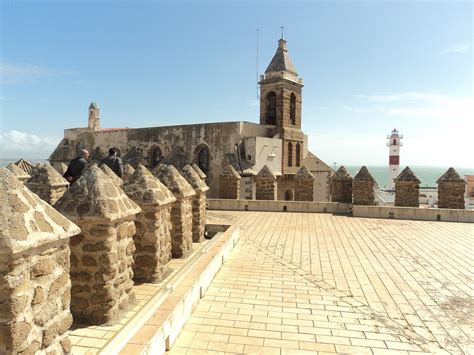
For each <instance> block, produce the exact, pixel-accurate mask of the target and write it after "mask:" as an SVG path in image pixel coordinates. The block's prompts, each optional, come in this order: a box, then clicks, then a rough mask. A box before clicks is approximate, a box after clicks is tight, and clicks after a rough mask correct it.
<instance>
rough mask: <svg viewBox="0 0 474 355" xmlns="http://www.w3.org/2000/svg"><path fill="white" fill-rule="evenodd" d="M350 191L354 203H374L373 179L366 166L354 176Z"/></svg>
mask: <svg viewBox="0 0 474 355" xmlns="http://www.w3.org/2000/svg"><path fill="white" fill-rule="evenodd" d="M352 191H353V193H354V205H375V179H374V178H373V177H372V175H371V174H370V172H369V170H368V169H367V167H366V166H363V167H362V168H360V170H359V172H358V173H357V174H356V176H354V180H353V187H352Z"/></svg>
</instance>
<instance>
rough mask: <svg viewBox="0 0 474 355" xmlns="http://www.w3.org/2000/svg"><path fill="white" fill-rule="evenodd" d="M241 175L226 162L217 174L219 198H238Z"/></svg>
mask: <svg viewBox="0 0 474 355" xmlns="http://www.w3.org/2000/svg"><path fill="white" fill-rule="evenodd" d="M240 180H241V176H240V174H239V173H238V172H237V170H235V169H234V167H233V166H232V165H230V164H229V163H227V164H226V165H225V167H224V169H223V170H222V173H221V175H220V176H219V198H222V199H231V200H237V199H239V198H240Z"/></svg>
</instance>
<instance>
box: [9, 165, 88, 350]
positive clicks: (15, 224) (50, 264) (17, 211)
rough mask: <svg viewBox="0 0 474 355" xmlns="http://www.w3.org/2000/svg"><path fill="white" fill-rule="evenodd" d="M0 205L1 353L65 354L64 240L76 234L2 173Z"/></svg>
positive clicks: (66, 267)
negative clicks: (0, 211)
mask: <svg viewBox="0 0 474 355" xmlns="http://www.w3.org/2000/svg"><path fill="white" fill-rule="evenodd" d="M0 205H1V208H2V214H1V216H0V218H1V219H2V220H1V223H0V224H1V226H2V228H1V229H0V233H1V238H0V353H1V354H66V353H70V351H71V342H70V341H69V338H68V329H69V327H70V326H71V324H72V315H71V313H70V311H69V306H70V289H71V282H70V278H69V267H70V263H69V256H70V251H69V237H70V236H72V235H74V234H77V233H79V232H80V229H79V228H78V227H77V226H76V225H74V224H72V223H71V222H70V221H68V220H67V219H66V218H64V217H63V216H61V215H60V214H59V213H58V212H56V211H55V210H54V209H53V208H52V207H51V206H49V205H48V204H47V203H45V202H44V201H42V200H40V199H39V198H38V196H37V195H35V194H33V193H31V192H30V191H29V190H28V189H27V188H26V187H25V186H24V185H23V184H22V183H21V182H20V181H18V180H17V179H16V178H15V177H14V175H13V174H12V173H10V172H9V171H8V170H7V169H0ZM6 217H8V218H6Z"/></svg>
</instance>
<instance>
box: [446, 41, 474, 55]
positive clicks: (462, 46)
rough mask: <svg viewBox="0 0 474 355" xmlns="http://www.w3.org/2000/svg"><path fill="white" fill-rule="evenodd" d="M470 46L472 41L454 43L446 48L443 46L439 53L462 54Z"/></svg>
mask: <svg viewBox="0 0 474 355" xmlns="http://www.w3.org/2000/svg"><path fill="white" fill-rule="evenodd" d="M471 48H472V43H469V42H464V43H456V44H453V45H451V46H449V47H447V48H445V49H444V50H443V51H442V52H441V53H442V54H462V53H466V52H468V51H469V50H470V49H471Z"/></svg>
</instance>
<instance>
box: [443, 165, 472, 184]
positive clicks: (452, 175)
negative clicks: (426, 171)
mask: <svg viewBox="0 0 474 355" xmlns="http://www.w3.org/2000/svg"><path fill="white" fill-rule="evenodd" d="M440 182H464V183H466V182H465V181H464V179H463V178H461V177H460V176H459V174H458V173H457V171H456V170H454V168H449V169H448V170H447V171H446V172H445V173H444V174H443V175H441V177H440V178H439V179H438V180H437V181H436V183H437V184H439V183H440Z"/></svg>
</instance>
